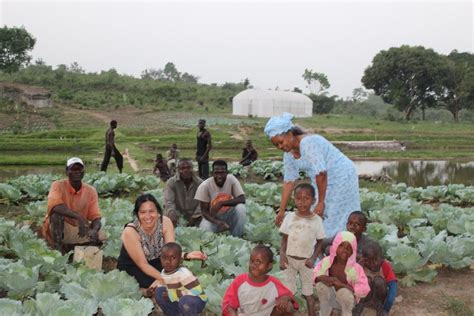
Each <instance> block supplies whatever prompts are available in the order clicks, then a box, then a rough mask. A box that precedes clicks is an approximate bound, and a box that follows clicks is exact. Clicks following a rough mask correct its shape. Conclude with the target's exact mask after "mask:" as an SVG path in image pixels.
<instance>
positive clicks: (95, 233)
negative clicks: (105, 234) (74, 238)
mask: <svg viewBox="0 0 474 316" xmlns="http://www.w3.org/2000/svg"><path fill="white" fill-rule="evenodd" d="M89 239H90V240H92V241H99V230H98V229H89Z"/></svg>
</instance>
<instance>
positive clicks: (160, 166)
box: [153, 154, 171, 182]
mask: <svg viewBox="0 0 474 316" xmlns="http://www.w3.org/2000/svg"><path fill="white" fill-rule="evenodd" d="M153 174H154V175H155V176H157V177H160V179H161V180H163V181H165V182H166V181H168V179H169V178H171V172H170V169H169V168H168V165H167V164H166V162H165V160H164V159H163V155H162V154H156V159H155V167H154V168H153Z"/></svg>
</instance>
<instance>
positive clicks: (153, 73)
mask: <svg viewBox="0 0 474 316" xmlns="http://www.w3.org/2000/svg"><path fill="white" fill-rule="evenodd" d="M141 78H142V79H151V80H164V79H165V76H164V75H163V70H161V69H155V68H147V69H145V70H143V71H142V74H141Z"/></svg>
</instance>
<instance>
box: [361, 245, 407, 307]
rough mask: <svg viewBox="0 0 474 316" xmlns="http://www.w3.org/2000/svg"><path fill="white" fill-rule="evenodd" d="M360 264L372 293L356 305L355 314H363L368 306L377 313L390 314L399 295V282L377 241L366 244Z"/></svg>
mask: <svg viewBox="0 0 474 316" xmlns="http://www.w3.org/2000/svg"><path fill="white" fill-rule="evenodd" d="M360 264H361V265H362V267H363V268H364V272H365V274H366V275H367V279H368V281H369V286H370V293H369V295H367V296H366V297H365V298H363V299H361V300H360V302H359V303H358V304H357V305H356V307H355V308H354V311H353V315H362V312H363V310H364V308H366V307H368V308H373V309H375V310H376V312H377V315H388V313H389V312H390V309H391V308H392V305H393V302H394V300H395V296H397V290H398V283H397V277H396V276H395V273H394V272H393V270H392V266H391V265H390V263H389V262H388V261H387V260H385V259H384V257H383V253H382V248H381V247H380V245H379V244H378V243H377V242H375V241H370V242H368V243H367V244H366V245H365V247H364V249H362V258H361V260H360Z"/></svg>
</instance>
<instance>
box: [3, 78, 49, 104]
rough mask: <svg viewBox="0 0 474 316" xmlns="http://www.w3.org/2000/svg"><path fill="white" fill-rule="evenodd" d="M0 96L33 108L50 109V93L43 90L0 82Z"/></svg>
mask: <svg viewBox="0 0 474 316" xmlns="http://www.w3.org/2000/svg"><path fill="white" fill-rule="evenodd" d="M0 96H2V97H6V98H9V99H12V100H14V101H15V102H18V103H23V104H26V105H29V106H33V107H35V108H44V107H52V106H53V102H52V100H51V93H50V92H49V91H48V90H46V89H43V88H40V87H35V86H28V85H22V84H16V83H4V82H0Z"/></svg>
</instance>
